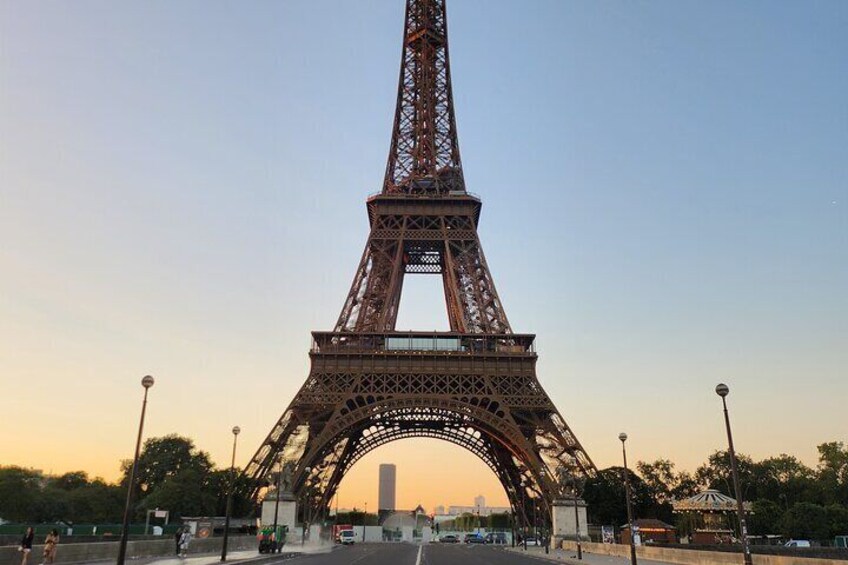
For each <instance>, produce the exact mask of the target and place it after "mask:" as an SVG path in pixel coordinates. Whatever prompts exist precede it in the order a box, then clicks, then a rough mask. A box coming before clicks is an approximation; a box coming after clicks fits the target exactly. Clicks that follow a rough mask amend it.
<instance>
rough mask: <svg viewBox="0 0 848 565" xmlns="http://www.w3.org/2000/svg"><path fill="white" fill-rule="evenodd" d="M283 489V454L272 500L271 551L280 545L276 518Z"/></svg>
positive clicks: (274, 550) (275, 550)
mask: <svg viewBox="0 0 848 565" xmlns="http://www.w3.org/2000/svg"><path fill="white" fill-rule="evenodd" d="M282 490H283V456H282V455H280V472H279V473H277V500H276V501H275V502H274V544H273V545H272V546H271V551H273V552H274V553H276V552H277V548H278V547H279V545H280V540H279V539H277V538H278V536H277V518H278V516H279V514H280V494H282Z"/></svg>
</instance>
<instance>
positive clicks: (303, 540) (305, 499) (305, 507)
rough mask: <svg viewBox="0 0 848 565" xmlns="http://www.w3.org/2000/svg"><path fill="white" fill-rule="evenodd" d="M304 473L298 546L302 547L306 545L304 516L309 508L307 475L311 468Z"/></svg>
mask: <svg viewBox="0 0 848 565" xmlns="http://www.w3.org/2000/svg"><path fill="white" fill-rule="evenodd" d="M304 472H306V479H305V480H304V482H303V488H304V492H303V517H302V518H301V519H302V533H301V536H300V545H304V544H305V543H306V516H307V514H308V506H309V474H310V473H312V467H307V468H306V469H304Z"/></svg>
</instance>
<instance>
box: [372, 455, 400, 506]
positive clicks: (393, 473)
mask: <svg viewBox="0 0 848 565" xmlns="http://www.w3.org/2000/svg"><path fill="white" fill-rule="evenodd" d="M396 489H397V467H395V466H394V464H392V463H383V464H381V465H380V489H379V492H378V495H377V499H378V500H377V510H392V511H393V510H395V506H396V504H395V493H396Z"/></svg>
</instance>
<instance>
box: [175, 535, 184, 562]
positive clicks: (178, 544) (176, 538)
mask: <svg viewBox="0 0 848 565" xmlns="http://www.w3.org/2000/svg"><path fill="white" fill-rule="evenodd" d="M182 537H183V530H182V528H177V531H176V532H174V543H175V544H176V546H177V553H176V555H177V557H179V556H180V539H182Z"/></svg>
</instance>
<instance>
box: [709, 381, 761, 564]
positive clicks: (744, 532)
mask: <svg viewBox="0 0 848 565" xmlns="http://www.w3.org/2000/svg"><path fill="white" fill-rule="evenodd" d="M715 391H716V394H717V395H719V396H720V397H721V404H722V406H724V425H725V427H727V444H728V445H729V446H730V469H731V471H732V472H733V489H734V490H735V491H736V514H737V515H738V517H739V530H740V534H741V535H740V537H741V538H742V556H743V559H744V563H745V565H751V564H752V560H751V548H750V547H749V546H748V526H747V525H746V523H745V509H744V508H743V504H742V489H741V488H740V486H739V470H738V468H737V464H736V451H735V450H734V449H733V435H732V434H731V433H730V416H729V415H728V413H727V395H728V394H730V387H728V386H727V385H726V384H724V383H720V384H719V385H718V386H716V388H715Z"/></svg>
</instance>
